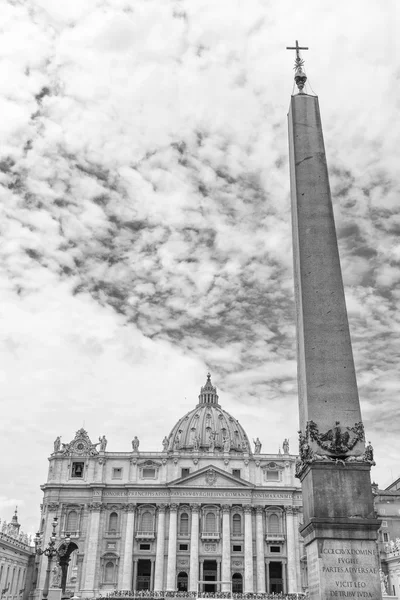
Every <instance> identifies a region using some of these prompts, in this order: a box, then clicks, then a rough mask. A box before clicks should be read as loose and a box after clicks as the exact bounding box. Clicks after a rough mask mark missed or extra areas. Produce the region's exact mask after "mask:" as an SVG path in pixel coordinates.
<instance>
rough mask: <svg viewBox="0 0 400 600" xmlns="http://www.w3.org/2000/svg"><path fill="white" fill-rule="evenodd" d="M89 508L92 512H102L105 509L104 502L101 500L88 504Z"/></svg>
mask: <svg viewBox="0 0 400 600" xmlns="http://www.w3.org/2000/svg"><path fill="white" fill-rule="evenodd" d="M88 509H89V510H90V512H101V511H102V510H103V509H104V504H102V503H101V502H92V503H91V504H88Z"/></svg>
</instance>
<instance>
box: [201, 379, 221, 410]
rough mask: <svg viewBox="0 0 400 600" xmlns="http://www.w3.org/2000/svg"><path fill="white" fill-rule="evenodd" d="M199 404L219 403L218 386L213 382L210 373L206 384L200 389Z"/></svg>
mask: <svg viewBox="0 0 400 600" xmlns="http://www.w3.org/2000/svg"><path fill="white" fill-rule="evenodd" d="M199 404H218V394H217V388H216V387H215V386H213V384H212V383H211V374H210V373H207V381H206V384H205V385H203V386H202V388H201V389H200V395H199Z"/></svg>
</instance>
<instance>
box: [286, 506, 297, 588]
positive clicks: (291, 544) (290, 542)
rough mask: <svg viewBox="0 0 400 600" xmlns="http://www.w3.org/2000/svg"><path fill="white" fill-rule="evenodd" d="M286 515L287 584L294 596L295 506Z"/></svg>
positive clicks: (289, 507)
mask: <svg viewBox="0 0 400 600" xmlns="http://www.w3.org/2000/svg"><path fill="white" fill-rule="evenodd" d="M285 513H286V545H287V561H288V564H287V575H288V576H287V582H288V593H289V594H294V593H295V592H296V591H297V581H296V548H295V543H296V542H295V533H294V509H293V506H286V507H285Z"/></svg>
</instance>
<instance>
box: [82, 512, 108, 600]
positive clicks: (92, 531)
mask: <svg viewBox="0 0 400 600" xmlns="http://www.w3.org/2000/svg"><path fill="white" fill-rule="evenodd" d="M88 508H89V511H90V524H89V531H88V534H87V536H88V545H87V552H85V559H86V560H85V563H86V564H85V579H84V584H83V588H84V589H83V591H84V592H85V593H86V594H89V593H93V591H94V590H95V577H96V567H97V564H98V549H99V531H100V514H101V511H102V510H103V505H102V504H101V502H93V503H92V504H89V505H88Z"/></svg>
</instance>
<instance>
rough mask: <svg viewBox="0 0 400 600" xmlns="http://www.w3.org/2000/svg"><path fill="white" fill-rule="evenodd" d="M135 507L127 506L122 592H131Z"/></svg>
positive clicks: (132, 505) (120, 583) (121, 579)
mask: <svg viewBox="0 0 400 600" xmlns="http://www.w3.org/2000/svg"><path fill="white" fill-rule="evenodd" d="M135 508H136V507H135V505H134V504H127V505H126V506H125V512H126V525H125V544H124V559H123V563H122V569H121V572H120V577H119V579H120V582H119V588H120V589H121V590H130V589H131V585H132V567H133V563H132V556H133V532H134V527H135Z"/></svg>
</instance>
